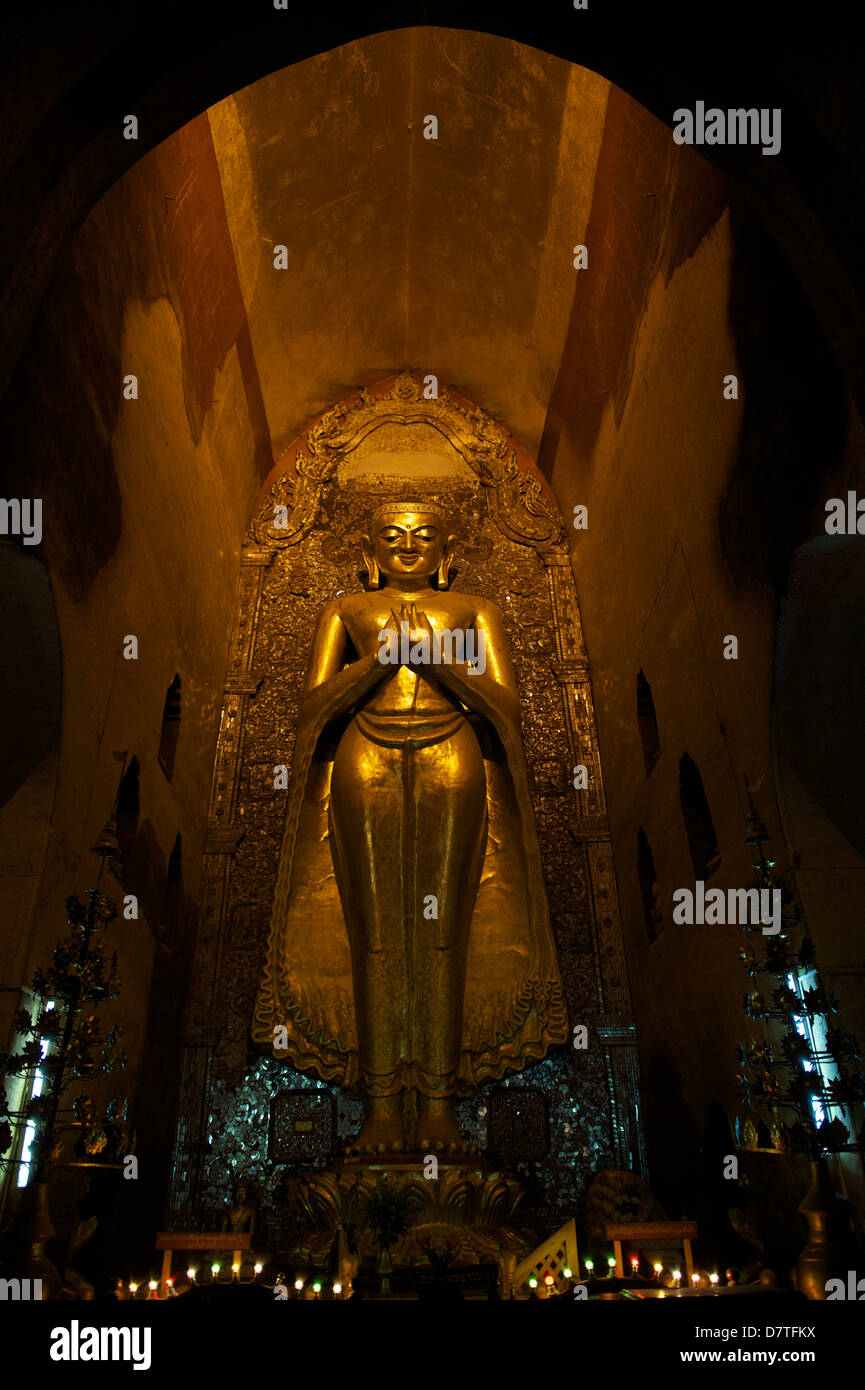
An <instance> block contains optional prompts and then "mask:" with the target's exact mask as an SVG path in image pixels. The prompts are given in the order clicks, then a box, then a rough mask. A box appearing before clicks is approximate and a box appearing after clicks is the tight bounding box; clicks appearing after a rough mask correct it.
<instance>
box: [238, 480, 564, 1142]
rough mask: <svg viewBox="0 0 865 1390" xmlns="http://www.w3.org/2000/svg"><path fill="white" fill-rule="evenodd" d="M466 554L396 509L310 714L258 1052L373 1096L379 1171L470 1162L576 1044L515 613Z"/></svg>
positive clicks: (347, 606)
mask: <svg viewBox="0 0 865 1390" xmlns="http://www.w3.org/2000/svg"><path fill="white" fill-rule="evenodd" d="M455 551H456V542H455V536H454V535H453V534H452V533H451V527H450V526H449V525H448V524H447V522H446V519H445V518H444V517H443V516H442V515H440V513H439V512H438V511H437V510H435V509H434V508H431V507H430V506H429V505H425V504H423V503H422V502H405V501H402V502H394V503H389V504H387V505H385V506H382V507H379V509H378V510H377V511H376V513H375V515H374V516H373V517H372V519H371V523H370V526H369V534H368V535H365V536H364V537H363V558H364V562H365V565H366V571H367V580H368V585H367V589H366V590H365V591H364V592H360V593H355V594H346V595H343V596H340V597H338V598H336V599H334V600H332V601H331V602H329V603H327V604H325V605H324V607H323V609H322V611H321V614H320V616H319V620H318V624H317V627H316V631H315V636H314V639H313V644H312V654H311V658H310V663H309V670H308V674H307V679H306V684H305V689H304V696H303V703H302V707H301V710H300V715H299V723H298V731H297V740H296V744H295V756H294V764H293V769H292V781H291V787H290V790H289V804H288V808H287V814H286V826H285V833H284V838H283V845H282V851H281V856H280V864H279V871H278V876H277V883H276V890H275V894H274V902H273V909H272V915H271V927H270V939H269V945H268V952H267V958H266V961H265V965H264V968H263V971H262V976H261V979H260V982H259V988H258V995H257V999H256V1007H255V1013H254V1020H253V1028H252V1036H253V1039H254V1041H255V1042H256V1044H257V1045H258V1046H259V1047H262V1048H265V1049H267V1050H269V1051H271V1050H272V1052H273V1055H274V1056H276V1057H281V1058H283V1059H284V1060H290V1061H291V1062H292V1063H293V1064H294V1065H295V1066H297V1067H299V1068H300V1069H302V1070H307V1071H314V1072H316V1073H317V1074H318V1075H319V1076H321V1077H322V1078H323V1079H325V1080H335V1081H338V1082H339V1084H341V1085H342V1086H343V1088H344V1089H345V1090H346V1091H347V1093H349V1094H355V1095H360V1096H362V1097H363V1102H364V1122H363V1126H362V1129H361V1132H360V1135H359V1136H358V1139H357V1140H356V1142H355V1145H354V1146H353V1147H354V1150H355V1152H357V1153H360V1154H363V1153H384V1152H392V1153H395V1152H403V1151H405V1150H412V1149H415V1148H419V1149H420V1150H422V1151H427V1150H429V1149H433V1150H438V1151H446V1152H451V1153H455V1152H458V1151H460V1150H461V1149H463V1148H464V1147H465V1146H464V1144H463V1141H462V1138H461V1136H460V1133H459V1130H458V1128H457V1124H456V1120H455V1115H454V1101H455V1098H456V1097H457V1096H461V1095H468V1094H470V1093H471V1092H472V1091H473V1090H474V1089H475V1088H476V1086H477V1085H478V1083H479V1082H480V1081H482V1080H484V1079H486V1078H492V1077H496V1078H498V1077H502V1076H504V1075H505V1074H507V1073H508V1072H512V1071H516V1070H519V1069H520V1068H521V1067H523V1066H525V1064H526V1063H527V1062H528V1061H529V1060H530V1059H532V1058H538V1057H542V1056H544V1055H545V1054H546V1052H547V1051H548V1050H549V1048H550V1046H551V1045H553V1044H554V1043H561V1042H564V1041H565V1039H566V1038H567V1036H568V1026H567V1018H566V1013H565V1006H564V1001H563V997H562V987H561V981H560V979H559V974H558V969H557V965H556V960H555V951H554V947H553V942H552V937H551V933H550V927H549V918H548V912H547V903H546V896H545V892H544V886H543V879H542V875H541V864H540V855H539V850H538V843H537V837H536V833H535V826H534V820H533V814H532V808H531V801H530V797H529V788H528V777H527V772H526V764H525V756H524V752H523V747H522V739H521V729H520V718H519V702H518V697H517V691H516V686H515V681H514V674H513V669H512V666H511V661H510V657H509V655H508V652H507V644H506V639H505V634H504V629H503V625H502V620H501V615H500V613H499V610H498V608H497V607H496V605H495V604H494V603H492V602H490V601H489V600H487V599H483V598H480V597H478V596H475V595H472V594H468V593H462V592H454V591H452V590H450V589H449V587H448V583H449V576H450V571H451V566H452V563H453V561H454V558H455ZM400 627H402V628H403V629H404V630H405V629H406V628H407V629H409V630H410V632H409V635H410V637H411V639H412V640H411V641H410V642H406V641H402V642H399V643H397V642H393V643H390V642H389V643H388V644H387V651H388V655H387V657H386V656H385V647H384V645H383V641H382V634H383V633H384V632H391V633H394V632H395V631H398V630H399V628H400ZM460 636H461V637H462V638H463V640H462V641H459V640H457V641H454V640H453V638H454V637H460ZM442 637H445V639H446V640H444V641H442V640H441V639H442ZM477 653H481V654H482V659H481V660H478V659H475V660H474V662H473V663H471V662H466V661H465V660H462V659H461V657H463V656H465V655H467V654H468V655H470V656H471V655H472V654H475V655H476V654H477Z"/></svg>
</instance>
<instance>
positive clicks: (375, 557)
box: [363, 502, 455, 589]
mask: <svg viewBox="0 0 865 1390" xmlns="http://www.w3.org/2000/svg"><path fill="white" fill-rule="evenodd" d="M454 541H455V537H454V536H449V535H448V533H447V527H446V525H445V522H444V519H443V518H442V516H441V514H440V513H439V512H438V511H436V510H435V508H434V507H430V506H427V505H425V504H423V503H421V502H396V503H388V504H387V505H386V506H383V507H379V509H378V511H377V512H376V513H375V515H374V516H373V518H372V521H371V522H370V528H369V535H368V536H364V537H363V557H364V562H365V564H366V568H367V574H368V576H369V584H370V588H372V589H375V588H385V587H386V586H387V585H388V584H392V585H394V586H395V587H400V586H401V587H403V588H407V589H418V588H425V587H427V586H428V585H430V584H431V582H432V581H433V577H434V576H435V582H436V583H437V586H438V588H440V589H446V588H447V583H448V571H449V569H450V564H451V560H452V559H453V548H454Z"/></svg>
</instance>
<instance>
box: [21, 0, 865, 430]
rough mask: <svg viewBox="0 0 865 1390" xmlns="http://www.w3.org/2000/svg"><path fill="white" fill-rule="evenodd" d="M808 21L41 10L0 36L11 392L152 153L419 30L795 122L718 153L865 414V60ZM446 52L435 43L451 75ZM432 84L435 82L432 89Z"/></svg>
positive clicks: (650, 95) (351, 10) (485, 5)
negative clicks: (134, 121)
mask: <svg viewBox="0 0 865 1390" xmlns="http://www.w3.org/2000/svg"><path fill="white" fill-rule="evenodd" d="M802 18H805V19H806V20H807V21H808V22H807V23H806V25H805V27H804V28H803V27H802V24H801V23H800V20H801V19H802ZM812 20H813V15H811V14H810V12H809V11H806V12H805V14H804V16H799V15H797V12H796V11H795V9H794V8H791V7H789V6H783V7H781V6H778V7H771V8H767V9H766V10H765V11H759V12H758V11H756V10H755V8H754V6H753V5H750V4H748V5H746V4H744V3H739V4H735V3H734V4H731V5H727V6H725V7H724V11H723V14H719V15H718V16H716V17H715V18H714V20H713V21H712V22H711V23H709V21H708V20H707V24H706V28H705V32H703V29H702V24H703V19H702V17H701V18H700V20H699V26H700V27H699V30H698V28H697V27H696V25H697V21H694V22H693V23H692V22H691V21H690V20H689V19H688V17H687V16H686V15H682V16H676V17H675V21H673V20H671V16H670V14H669V13H668V12H667V11H663V12H661V11H658V10H657V8H656V7H653V6H645V5H639V4H627V5H622V4H618V5H612V4H599V5H595V4H592V5H591V6H589V7H588V8H587V9H585V10H581V11H575V10H574V9H573V7H571V6H570V5H569V4H567V3H563V2H562V0H552V2H551V0H539V3H537V4H535V5H533V6H531V7H522V8H520V7H511V8H508V7H504V8H503V7H502V6H501V5H499V4H493V3H491V2H490V0H474V3H470V4H466V3H459V4H455V3H451V2H450V0H443V2H441V3H437V2H436V0H424V3H417V4H414V5H412V4H409V5H405V4H395V3H387V2H385V3H375V2H374V3H371V4H368V5H365V6H363V7H349V6H345V7H344V8H343V7H336V8H332V7H324V8H323V9H321V10H320V11H316V10H315V9H311V10H306V11H304V12H303V15H302V22H300V23H299V22H298V20H297V16H296V14H295V13H294V12H293V6H292V5H291V4H289V5H288V6H287V8H286V9H284V10H282V9H280V10H277V9H275V8H274V7H273V6H272V5H270V4H257V5H253V6H249V7H247V6H238V5H236V4H234V3H232V2H231V0H214V3H213V4H211V5H208V7H207V11H206V15H205V16H202V14H201V13H200V12H199V9H198V7H196V6H189V7H183V6H181V7H178V6H177V5H176V4H167V3H160V2H159V0H157V3H152V4H148V5H147V6H146V7H137V6H135V5H125V6H116V5H112V4H109V3H107V0H91V2H90V3H87V4H83V5H80V6H74V7H73V6H68V5H65V4H63V5H61V4H47V5H43V6H39V7H38V9H33V10H31V11H26V12H25V11H22V12H20V13H17V14H15V15H14V16H13V17H11V18H10V19H9V20H7V21H6V22H5V23H6V38H7V42H6V44H5V46H4V62H5V63H6V64H8V67H9V70H10V71H9V74H8V80H7V81H5V82H4V83H3V84H2V91H3V96H2V99H0V103H2V104H0V123H2V126H3V128H4V140H3V144H2V149H0V173H2V176H3V186H2V199H3V206H4V209H5V210H6V216H5V217H4V219H3V229H2V241H0V262H2V266H3V271H4V277H5V278H4V285H3V290H2V299H0V305H2V321H3V324H4V335H3V355H2V358H0V382H5V381H6V380H7V379H8V373H9V371H10V370H11V367H12V364H13V363H14V361H15V360H16V357H17V355H18V353H19V352H20V350H21V346H22V344H23V341H24V340H25V338H26V335H27V332H28V330H29V325H30V322H31V320H32V315H33V312H34V309H35V306H36V304H37V303H38V302H39V299H40V298H41V295H42V293H43V292H44V289H45V287H46V285H47V284H48V282H49V280H50V278H51V275H52V273H53V270H54V267H55V265H56V263H57V258H58V256H59V255H60V254H62V251H63V249H64V246H65V245H66V244H67V241H68V237H69V235H70V234H71V233H72V232H74V230H75V228H76V226H77V225H78V224H79V223H80V221H81V220H82V218H83V217H84V216H86V214H87V211H88V210H89V209H90V208H91V207H92V206H93V205H94V203H95V202H96V201H97V199H98V198H99V196H100V195H101V194H102V193H103V192H104V191H105V190H106V189H107V188H108V187H110V185H111V183H112V182H113V181H114V180H115V179H116V178H117V177H119V175H120V174H121V173H122V172H123V171H124V169H127V168H129V167H130V165H131V164H132V163H134V162H135V160H136V159H138V158H139V157H140V155H141V153H143V152H144V151H146V150H148V149H150V148H152V147H153V146H155V145H157V144H158V143H159V142H160V141H162V140H164V139H165V138H166V137H167V136H168V135H170V134H171V133H172V132H173V131H176V130H178V129H179V128H181V127H182V126H184V125H185V124H186V123H187V122H188V121H190V120H191V119H192V118H193V117H194V116H195V115H197V114H199V113H201V112H202V111H203V110H205V109H206V108H207V107H209V106H212V105H214V104H216V103H217V102H219V101H220V100H222V99H224V98H225V97H226V96H227V95H229V94H230V93H232V92H235V91H237V90H239V89H241V88H243V87H244V86H246V85H248V84H250V83H252V82H254V81H256V80H257V79H258V78H260V77H262V76H263V75H266V74H268V73H273V72H276V71H278V70H280V69H283V68H285V67H286V66H288V65H290V64H293V63H297V62H298V61H301V60H303V59H305V58H308V57H310V56H311V55H314V54H316V53H326V52H327V51H328V50H332V49H334V48H338V47H340V46H341V45H344V44H346V43H348V42H351V41H352V40H355V39H357V38H360V37H362V36H364V35H375V34H378V33H383V32H384V31H388V30H393V29H397V28H404V27H405V26H408V25H412V26H423V27H424V28H429V29H433V28H437V29H439V31H445V30H448V29H450V30H465V31H477V32H478V33H479V34H485V33H486V34H497V35H501V36H504V37H506V38H508V39H510V40H512V41H517V42H519V43H521V44H523V45H529V46H532V47H534V48H536V49H539V50H543V51H545V52H547V53H549V54H555V55H557V56H558V57H560V58H564V59H567V60H568V61H570V62H574V63H578V64H580V65H581V66H583V67H586V68H588V69H591V70H593V71H595V72H598V73H600V74H602V75H603V76H604V77H605V78H606V79H608V80H610V81H612V82H614V83H616V84H617V85H618V86H619V87H620V88H621V89H623V90H624V91H626V92H628V93H630V94H631V95H632V96H634V97H635V98H636V99H637V100H639V101H640V102H641V103H642V105H643V106H645V107H646V108H647V109H648V110H650V111H653V112H654V113H655V114H656V115H657V116H658V118H659V119H660V120H662V121H664V122H665V123H668V124H669V123H670V122H671V120H672V113H673V111H674V110H675V108H676V107H678V106H680V105H691V106H692V105H693V104H694V102H695V101H696V100H698V99H699V100H704V101H706V102H707V104H718V105H721V106H728V105H755V104H756V105H760V106H781V107H782V109H783V112H784V132H785V138H784V143H783V146H782V151H781V154H780V155H779V156H777V157H776V158H774V159H766V158H763V157H762V156H761V155H760V153H759V151H756V150H753V149H750V148H736V147H726V148H725V147H714V148H713V149H706V150H705V151H704V153H705V154H706V155H707V156H708V157H710V158H711V159H712V160H713V161H714V162H716V163H717V164H719V165H720V166H722V167H724V168H725V169H726V170H727V171H729V172H730V173H732V174H734V175H735V177H736V178H737V179H738V180H739V181H740V183H741V185H742V187H743V188H745V189H746V190H747V192H748V196H749V198H750V199H751V201H752V203H753V205H754V206H755V207H756V208H757V210H758V212H759V213H760V215H761V216H762V217H763V218H764V220H765V222H766V224H767V226H768V227H769V229H770V231H771V232H772V234H773V235H774V236H775V237H776V238H777V240H778V241H779V243H780V244H781V245H782V247H783V248H784V250H785V253H786V254H787V256H788V258H789V259H790V262H791V264H792V266H793V268H794V271H795V273H796V274H797V276H798V277H799V278H800V279H801V280H802V283H803V284H804V285H805V286H806V289H807V294H808V297H809V299H810V302H811V304H812V307H813V308H814V309H815V311H816V312H817V314H818V316H819V317H820V319H821V321H822V323H823V327H824V331H825V333H826V334H827V337H828V338H829V340H830V342H831V343H832V345H833V348H834V350H835V352H836V354H837V356H838V358H839V360H840V361H841V363H842V365H843V366H844V369H845V372H846V375H847V380H848V385H849V388H850V390H851V392H852V393H853V395H854V398H855V399H856V400H857V401H858V403H859V406H860V411H861V409H862V406H863V396H865V372H863V368H862V364H861V362H860V361H859V354H858V343H859V342H861V339H862V330H863V315H862V305H863V300H865V288H863V270H862V265H861V257H860V254H859V247H858V239H857V228H858V226H859V225H860V224H861V215H862V210H863V182H862V170H861V161H860V160H859V159H858V157H857V151H856V149H855V143H851V137H850V132H852V131H854V130H856V129H861V119H859V118H861V116H862V114H863V110H862V108H863V93H862V86H861V83H860V82H859V81H858V77H857V72H856V57H855V52H854V48H853V47H852V46H849V45H848V46H847V47H846V50H845V44H844V31H845V20H844V17H843V11H842V12H840V13H839V12H838V10H837V7H833V6H832V5H825V6H823V7H822V8H821V16H820V26H819V33H818V34H817V35H815V33H814V26H813V23H812V22H811V21H812ZM827 41H831V42H827ZM445 47H446V44H439V46H438V50H437V51H436V52H435V58H436V61H437V62H441V58H442V52H443V50H444V48H445ZM828 48H831V49H832V52H831V54H829V53H828V52H827V53H826V54H824V51H823V50H828ZM428 51H429V52H433V50H428ZM412 71H413V74H414V76H415V77H417V76H418V75H419V74H420V70H419V69H418V68H414V69H412ZM441 71H442V72H444V69H442V70H441ZM427 77H428V79H429V81H430V82H431V83H432V84H434V81H435V74H434V73H432V72H430V73H428V74H427ZM467 77H468V78H469V79H471V77H472V74H471V73H469V74H467ZM333 96H334V99H335V100H336V101H337V102H338V101H339V94H338V93H336V92H335V93H334V94H333ZM130 110H131V111H135V112H136V113H137V114H138V115H139V118H140V125H141V135H140V140H139V141H138V142H137V143H133V142H129V141H124V140H123V139H122V138H121V135H120V130H121V123H122V118H123V115H124V114H126V113H127V112H129V111H130ZM308 114H310V115H311V114H312V113H308ZM394 114H396V109H395V110H394Z"/></svg>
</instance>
